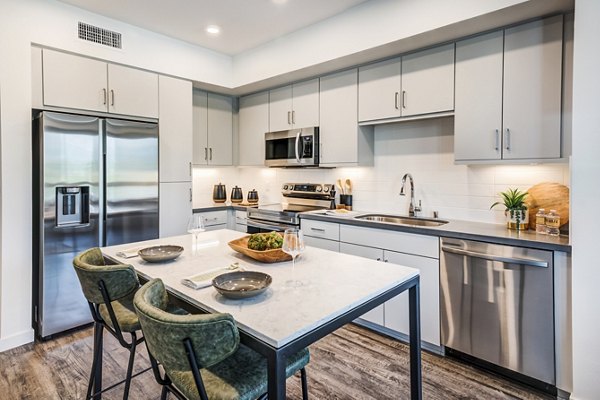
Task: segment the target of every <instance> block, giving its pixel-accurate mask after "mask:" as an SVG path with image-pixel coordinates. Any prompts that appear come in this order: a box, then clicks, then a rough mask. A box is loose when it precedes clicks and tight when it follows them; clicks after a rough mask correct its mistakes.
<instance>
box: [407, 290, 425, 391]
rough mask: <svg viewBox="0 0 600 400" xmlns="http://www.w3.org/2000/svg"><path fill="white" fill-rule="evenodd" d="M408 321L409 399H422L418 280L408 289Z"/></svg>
mask: <svg viewBox="0 0 600 400" xmlns="http://www.w3.org/2000/svg"><path fill="white" fill-rule="evenodd" d="M408 308H409V319H410V398H411V399H412V400H421V399H422V398H423V393H422V387H421V322H420V319H421V318H420V314H419V309H420V306H419V280H417V282H416V284H415V285H414V286H412V287H411V288H410V289H408Z"/></svg>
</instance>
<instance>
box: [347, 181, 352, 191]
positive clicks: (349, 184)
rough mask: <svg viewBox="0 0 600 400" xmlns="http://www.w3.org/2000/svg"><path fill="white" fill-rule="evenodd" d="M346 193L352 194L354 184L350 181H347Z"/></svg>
mask: <svg viewBox="0 0 600 400" xmlns="http://www.w3.org/2000/svg"><path fill="white" fill-rule="evenodd" d="M346 193H347V194H352V182H351V181H350V179H346Z"/></svg>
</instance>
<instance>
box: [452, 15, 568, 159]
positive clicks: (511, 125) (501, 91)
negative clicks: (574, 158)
mask: <svg viewBox="0 0 600 400" xmlns="http://www.w3.org/2000/svg"><path fill="white" fill-rule="evenodd" d="M562 26H563V23H562V16H556V17H552V18H548V19H545V20H540V21H535V22H531V23H528V24H524V25H520V26H517V27H514V28H510V29H507V30H505V31H499V32H493V33H490V34H486V35H483V36H479V37H475V38H472V39H468V40H465V41H461V42H458V43H457V45H456V109H455V117H454V118H455V119H454V122H455V125H454V140H455V143H454V152H455V160H456V161H465V162H468V161H486V160H500V159H504V160H511V159H512V160H537V159H551V158H560V156H561V121H560V118H561V85H562Z"/></svg>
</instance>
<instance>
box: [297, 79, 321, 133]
mask: <svg viewBox="0 0 600 400" xmlns="http://www.w3.org/2000/svg"><path fill="white" fill-rule="evenodd" d="M292 125H293V126H294V128H307V127H311V126H319V79H318V78H317V79H311V80H310V81H305V82H298V83H294V85H293V87H292Z"/></svg>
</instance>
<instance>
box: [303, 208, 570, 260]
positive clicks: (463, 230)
mask: <svg viewBox="0 0 600 400" xmlns="http://www.w3.org/2000/svg"><path fill="white" fill-rule="evenodd" d="M364 214H387V213H371V212H366V211H365V212H362V211H353V212H352V213H350V214H348V215H329V214H326V213H325V212H324V211H312V212H307V213H302V214H300V218H301V219H312V220H318V221H326V222H336V223H340V224H348V225H355V226H363V227H369V228H377V229H387V230H394V231H400V232H408V233H418V234H422V235H429V236H440V237H441V236H443V237H451V238H456V239H470V240H480V241H488V242H493V243H498V244H505V245H511V246H524V247H531V248H536V249H542V250H554V251H564V252H567V253H570V252H571V244H570V241H569V237H568V236H562V235H561V236H548V235H543V234H539V233H536V232H535V231H532V230H528V231H515V230H510V229H507V228H506V226H505V225H502V224H488V223H483V222H472V221H461V220H449V219H444V218H440V220H444V221H448V223H447V224H445V225H440V226H416V225H400V224H391V223H383V222H374V221H366V220H360V219H356V218H355V217H356V216H360V215H364ZM389 215H395V214H393V213H389Z"/></svg>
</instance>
